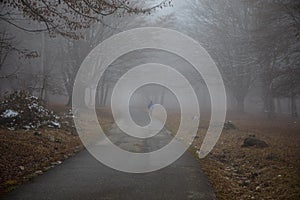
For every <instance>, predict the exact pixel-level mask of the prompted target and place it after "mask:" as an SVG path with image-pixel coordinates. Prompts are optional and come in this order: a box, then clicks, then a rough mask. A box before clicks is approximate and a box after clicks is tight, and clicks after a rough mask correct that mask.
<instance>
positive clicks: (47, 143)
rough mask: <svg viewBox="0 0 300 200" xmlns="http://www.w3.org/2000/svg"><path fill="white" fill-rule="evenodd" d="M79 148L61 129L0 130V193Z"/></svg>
mask: <svg viewBox="0 0 300 200" xmlns="http://www.w3.org/2000/svg"><path fill="white" fill-rule="evenodd" d="M50 137H52V138H54V140H51V139H49V138H50ZM81 149H82V145H81V142H80V140H79V138H78V136H74V135H71V134H69V133H67V132H66V131H65V130H61V129H44V130H39V134H36V131H33V130H28V131H25V130H15V131H9V130H7V129H0V152H1V156H0V194H1V193H4V192H9V191H10V190H12V189H13V188H14V187H15V186H16V185H17V184H20V183H22V182H24V181H26V180H28V179H30V177H31V176H33V175H35V174H34V172H36V171H38V170H41V171H47V170H48V169H49V166H51V165H52V164H51V163H53V162H57V161H62V160H65V159H66V158H68V157H70V156H73V155H74V154H75V153H76V152H78V151H79V150H81Z"/></svg>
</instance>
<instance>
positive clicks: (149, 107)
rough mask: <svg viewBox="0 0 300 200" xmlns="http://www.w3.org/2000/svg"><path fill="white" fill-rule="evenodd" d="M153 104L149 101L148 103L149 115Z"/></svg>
mask: <svg viewBox="0 0 300 200" xmlns="http://www.w3.org/2000/svg"><path fill="white" fill-rule="evenodd" d="M153 105H154V104H153V102H152V101H150V103H149V105H148V111H149V113H150V114H151V111H152V108H153Z"/></svg>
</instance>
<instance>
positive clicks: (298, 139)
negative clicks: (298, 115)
mask: <svg viewBox="0 0 300 200" xmlns="http://www.w3.org/2000/svg"><path fill="white" fill-rule="evenodd" d="M169 117H170V119H169V120H168V122H167V126H168V128H169V129H170V130H172V131H177V129H176V127H178V119H179V116H178V115H176V114H174V115H171V116H169ZM230 119H231V120H232V121H233V123H234V124H235V125H236V126H237V127H238V129H236V130H228V131H223V133H222V135H221V137H220V139H219V141H218V143H217V145H216V146H215V147H214V149H213V151H212V152H211V153H210V154H209V155H208V156H207V157H206V158H204V159H202V160H200V165H201V167H202V169H203V170H204V172H205V173H206V174H207V176H208V177H209V179H210V181H211V183H212V185H213V187H214V189H215V192H216V195H217V198H218V199H224V200H225V199H226V200H227V199H295V200H296V199H300V173H299V171H300V155H299V152H300V151H299V150H300V134H299V133H300V128H299V125H297V123H294V121H289V120H287V119H284V118H277V119H274V120H273V121H270V120H267V119H265V118H259V117H253V116H244V117H241V116H236V117H230ZM205 126H207V123H205V122H204V123H203V122H201V124H200V126H199V131H198V134H197V137H196V139H195V140H194V142H193V144H192V148H191V149H193V150H194V151H196V150H198V149H199V148H200V147H201V144H202V140H203V138H204V136H205V133H206V129H205V128H204V127H205ZM253 134H255V136H256V137H257V138H259V139H262V140H264V141H266V142H267V143H268V144H269V147H268V148H264V149H257V148H242V147H241V145H242V144H243V141H244V139H245V138H246V137H248V136H249V135H253ZM195 155H196V154H195Z"/></svg>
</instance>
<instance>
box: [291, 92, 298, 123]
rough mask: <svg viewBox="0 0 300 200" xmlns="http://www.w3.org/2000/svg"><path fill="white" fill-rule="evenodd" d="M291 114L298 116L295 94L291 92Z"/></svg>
mask: <svg viewBox="0 0 300 200" xmlns="http://www.w3.org/2000/svg"><path fill="white" fill-rule="evenodd" d="M291 116H292V117H293V118H298V112H297V102H296V95H295V94H294V93H292V94H291Z"/></svg>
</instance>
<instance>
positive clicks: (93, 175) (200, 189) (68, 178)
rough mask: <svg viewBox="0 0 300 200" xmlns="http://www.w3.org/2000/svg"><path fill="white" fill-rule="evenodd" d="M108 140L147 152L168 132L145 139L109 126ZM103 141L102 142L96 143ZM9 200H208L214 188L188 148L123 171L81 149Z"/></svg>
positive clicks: (141, 120)
mask: <svg viewBox="0 0 300 200" xmlns="http://www.w3.org/2000/svg"><path fill="white" fill-rule="evenodd" d="M132 117H133V119H134V120H135V121H136V122H137V123H138V124H140V125H145V124H147V123H148V122H149V117H148V116H147V114H145V113H144V112H139V111H135V112H134V113H132ZM107 135H108V137H109V138H110V140H111V141H112V142H113V143H114V144H116V145H118V146H119V147H120V148H123V149H124V150H127V151H132V152H151V151H155V150H157V149H159V148H161V147H163V146H164V145H166V144H168V143H169V142H170V141H171V139H172V137H171V135H170V132H169V131H168V130H166V129H163V130H162V131H161V132H160V133H159V134H157V135H156V136H154V137H153V138H151V139H146V140H141V139H136V138H132V137H129V136H128V135H126V134H124V133H123V134H122V131H121V130H120V129H118V127H117V126H116V125H114V126H113V127H112V128H111V129H110V131H108V133H107ZM99 145H105V144H99ZM3 199H11V200H20V199H26V200H43V199H45V200H46V199H47V200H60V199H61V200H98V199H99V200H119V199H120V200H135V199H137V200H156V199H157V200H185V199H190V200H196V199H198V200H202V199H203V200H210V199H215V194H214V191H213V189H212V187H211V185H210V184H209V181H208V179H207V177H206V176H205V174H204V173H203V171H202V170H201V169H200V165H199V161H198V160H197V159H195V158H194V157H193V156H192V155H191V154H190V153H189V152H188V151H187V152H185V153H184V154H183V156H181V157H180V158H179V159H178V160H177V161H175V162H174V163H173V164H171V165H169V166H168V167H165V168H163V169H161V170H158V171H154V172H150V173H141V174H134V173H124V172H120V171H117V170H115V169H111V168H109V167H107V166H105V165H104V164H102V163H101V162H99V161H98V160H96V159H95V158H94V157H93V156H91V155H90V154H89V152H88V151H87V150H83V151H81V152H80V153H78V154H77V155H76V156H74V157H72V158H69V159H68V160H66V161H64V162H63V163H62V164H61V165H59V166H57V167H55V168H54V169H52V170H49V171H47V172H45V173H44V174H43V175H41V176H38V177H36V178H34V179H32V180H31V181H30V182H28V183H26V184H24V185H22V186H20V187H19V188H17V189H16V190H15V191H13V192H11V193H9V194H8V195H6V196H4V197H3Z"/></svg>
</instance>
